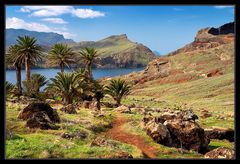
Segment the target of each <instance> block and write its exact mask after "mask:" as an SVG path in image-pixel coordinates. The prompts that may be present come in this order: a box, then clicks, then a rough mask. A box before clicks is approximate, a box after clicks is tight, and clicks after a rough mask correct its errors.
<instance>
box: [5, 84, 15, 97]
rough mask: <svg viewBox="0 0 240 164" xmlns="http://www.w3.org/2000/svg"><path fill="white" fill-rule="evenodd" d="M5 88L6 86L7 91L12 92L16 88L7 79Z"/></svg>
mask: <svg viewBox="0 0 240 164" xmlns="http://www.w3.org/2000/svg"><path fill="white" fill-rule="evenodd" d="M5 88H6V93H7V94H9V93H12V91H13V90H14V88H15V86H14V85H13V84H12V83H9V82H8V81H5Z"/></svg>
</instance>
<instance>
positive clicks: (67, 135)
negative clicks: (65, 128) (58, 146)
mask: <svg viewBox="0 0 240 164" xmlns="http://www.w3.org/2000/svg"><path fill="white" fill-rule="evenodd" d="M61 137H62V138H65V139H73V138H78V139H85V138H86V137H87V134H86V133H84V132H80V131H77V132H73V133H62V134H61Z"/></svg>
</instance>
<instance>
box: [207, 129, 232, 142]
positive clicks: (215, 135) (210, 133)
mask: <svg viewBox="0 0 240 164" xmlns="http://www.w3.org/2000/svg"><path fill="white" fill-rule="evenodd" d="M205 134H206V135H207V137H208V138H209V139H218V140H223V139H226V140H229V141H230V142H234V130H233V129H225V128H213V129H205Z"/></svg>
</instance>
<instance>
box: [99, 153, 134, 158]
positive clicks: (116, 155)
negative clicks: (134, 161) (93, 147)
mask: <svg viewBox="0 0 240 164" xmlns="http://www.w3.org/2000/svg"><path fill="white" fill-rule="evenodd" d="M98 158H108V159H109V158H110V159H112V158H118V159H129V158H133V156H132V155H131V154H129V153H127V152H122V151H120V152H117V153H116V154H113V155H105V156H98Z"/></svg>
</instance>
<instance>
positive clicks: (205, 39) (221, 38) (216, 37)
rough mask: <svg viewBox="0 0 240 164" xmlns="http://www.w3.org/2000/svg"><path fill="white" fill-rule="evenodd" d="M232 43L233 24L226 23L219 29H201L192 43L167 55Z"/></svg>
mask: <svg viewBox="0 0 240 164" xmlns="http://www.w3.org/2000/svg"><path fill="white" fill-rule="evenodd" d="M233 41H234V23H227V24H224V25H223V26H220V27H219V28H214V27H212V28H203V29H201V30H199V31H198V33H197V35H196V37H195V39H194V41H193V42H192V43H190V44H188V45H186V46H184V47H183V48H180V49H178V50H176V51H174V52H172V53H170V54H169V55H175V54H178V53H182V52H190V51H195V50H204V49H209V48H214V47H218V46H220V45H223V44H228V43H231V42H233Z"/></svg>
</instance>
